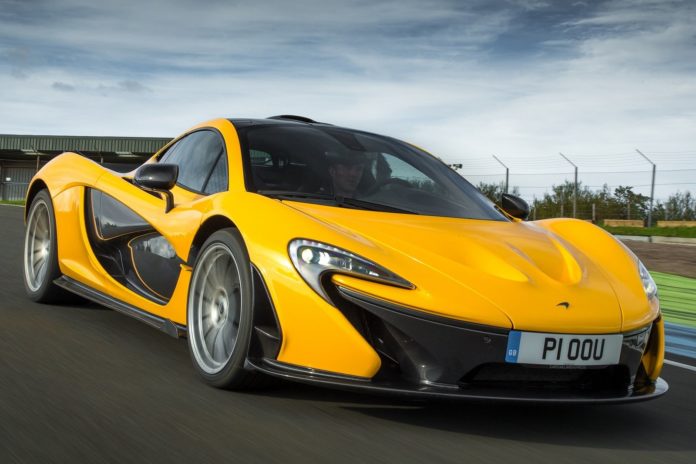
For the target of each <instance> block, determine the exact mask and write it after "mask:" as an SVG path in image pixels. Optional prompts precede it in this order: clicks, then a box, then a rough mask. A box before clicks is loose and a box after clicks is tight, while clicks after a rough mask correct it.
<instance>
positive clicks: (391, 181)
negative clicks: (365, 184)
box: [368, 177, 413, 194]
mask: <svg viewBox="0 0 696 464" xmlns="http://www.w3.org/2000/svg"><path fill="white" fill-rule="evenodd" d="M391 184H394V185H401V186H402V187H407V188H411V187H413V185H411V183H410V182H409V181H407V180H404V179H400V178H398V177H387V178H386V179H382V180H380V181H379V182H377V183H376V184H374V185H373V186H372V187H370V191H369V192H368V194H373V193H375V192H377V191H379V190H381V189H383V188H384V187H386V186H387V185H391Z"/></svg>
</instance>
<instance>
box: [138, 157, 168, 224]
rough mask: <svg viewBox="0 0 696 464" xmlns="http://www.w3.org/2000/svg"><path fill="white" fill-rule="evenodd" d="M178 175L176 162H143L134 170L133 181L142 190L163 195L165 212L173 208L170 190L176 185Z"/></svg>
mask: <svg viewBox="0 0 696 464" xmlns="http://www.w3.org/2000/svg"><path fill="white" fill-rule="evenodd" d="M178 177H179V166H177V165H176V164H162V163H153V164H144V165H142V166H140V167H139V168H138V170H137V171H135V177H133V183H134V184H135V185H137V186H138V187H140V188H141V189H143V190H147V191H150V192H155V193H158V194H160V195H162V196H163V197H164V200H165V202H166V206H165V209H164V212H165V213H168V212H169V211H171V209H172V208H174V195H172V192H171V191H170V190H171V189H172V187H174V186H175V185H176V179H177V178H178Z"/></svg>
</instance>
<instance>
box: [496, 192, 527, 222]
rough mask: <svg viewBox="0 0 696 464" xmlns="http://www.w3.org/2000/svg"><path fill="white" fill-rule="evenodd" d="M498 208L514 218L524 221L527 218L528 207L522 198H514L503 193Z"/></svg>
mask: <svg viewBox="0 0 696 464" xmlns="http://www.w3.org/2000/svg"><path fill="white" fill-rule="evenodd" d="M500 207H501V208H502V209H503V211H505V212H506V213H508V214H509V215H510V216H512V217H514V218H517V219H522V220H523V221H524V220H526V219H527V218H528V217H529V205H528V204H527V202H526V201H524V200H523V199H522V198H520V197H516V196H515V195H510V194H509V193H503V196H502V199H501V201H500Z"/></svg>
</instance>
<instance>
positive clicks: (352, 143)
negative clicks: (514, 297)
mask: <svg viewBox="0 0 696 464" xmlns="http://www.w3.org/2000/svg"><path fill="white" fill-rule="evenodd" d="M238 133H239V136H240V140H241V142H242V151H243V153H244V156H245V157H246V159H245V162H244V165H245V169H246V170H247V172H246V173H245V174H246V175H245V178H246V180H247V188H248V189H249V190H250V191H253V192H257V193H259V194H262V195H267V196H271V197H274V198H281V199H287V200H294V201H303V202H312V203H321V204H328V205H332V206H338V207H348V208H358V209H367V210H377V211H387V212H396V213H411V214H422V215H429V216H444V217H456V218H467V219H488V220H498V221H506V220H507V219H506V217H505V216H504V215H503V214H502V213H500V212H499V211H498V210H497V209H496V207H495V205H494V204H493V203H492V202H490V201H489V200H488V199H487V198H486V197H485V196H484V195H483V194H481V193H480V192H479V191H478V190H477V189H476V188H474V187H473V186H472V185H471V184H470V183H469V182H467V181H466V180H465V179H464V178H463V177H461V176H460V175H459V174H457V173H456V172H454V171H453V170H452V169H450V168H449V167H448V166H447V165H445V164H444V163H442V162H441V161H440V160H438V159H437V158H435V157H433V156H432V155H430V154H428V153H426V152H424V151H422V150H419V149H418V148H416V147H414V146H412V145H409V144H407V143H404V142H401V141H399V140H396V139H393V138H390V137H384V136H380V135H376V134H370V133H366V132H360V131H355V130H349V129H343V128H337V127H333V126H326V125H309V124H307V125H301V124H294V123H288V124H282V123H273V124H267V125H266V124H259V125H248V126H243V127H239V128H238Z"/></svg>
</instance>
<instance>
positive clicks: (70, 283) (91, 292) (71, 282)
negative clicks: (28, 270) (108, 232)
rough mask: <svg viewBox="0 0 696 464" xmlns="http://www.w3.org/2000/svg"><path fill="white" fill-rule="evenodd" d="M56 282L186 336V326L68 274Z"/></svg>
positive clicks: (170, 331) (129, 314) (103, 303)
mask: <svg viewBox="0 0 696 464" xmlns="http://www.w3.org/2000/svg"><path fill="white" fill-rule="evenodd" d="M53 283H54V284H56V285H58V286H59V287H61V288H64V289H65V290H67V291H69V292H72V293H75V294H76V295H79V296H81V297H83V298H86V299H88V300H90V301H93V302H95V303H97V304H100V305H102V306H106V307H107V308H109V309H113V310H114V311H118V312H119V313H123V314H125V315H126V316H130V317H132V318H135V319H137V320H139V321H141V322H144V323H145V324H147V325H149V326H151V327H154V328H155V329H158V330H161V331H162V332H164V333H166V334H167V335H169V336H171V337H174V338H180V337H185V336H186V327H184V326H182V325H180V324H176V323H174V322H172V321H171V320H170V319H165V318H162V317H159V316H155V315H154V314H151V313H148V312H147V311H143V310H142V309H140V308H136V307H135V306H133V305H130V304H128V303H125V302H123V301H121V300H117V299H116V298H113V297H111V296H109V295H107V294H105V293H102V292H100V291H98V290H95V289H93V288H91V287H88V286H87V285H85V284H82V283H80V282H78V281H77V280H75V279H72V278H70V277H67V276H61V277H59V278H57V279H56V280H54V281H53Z"/></svg>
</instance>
